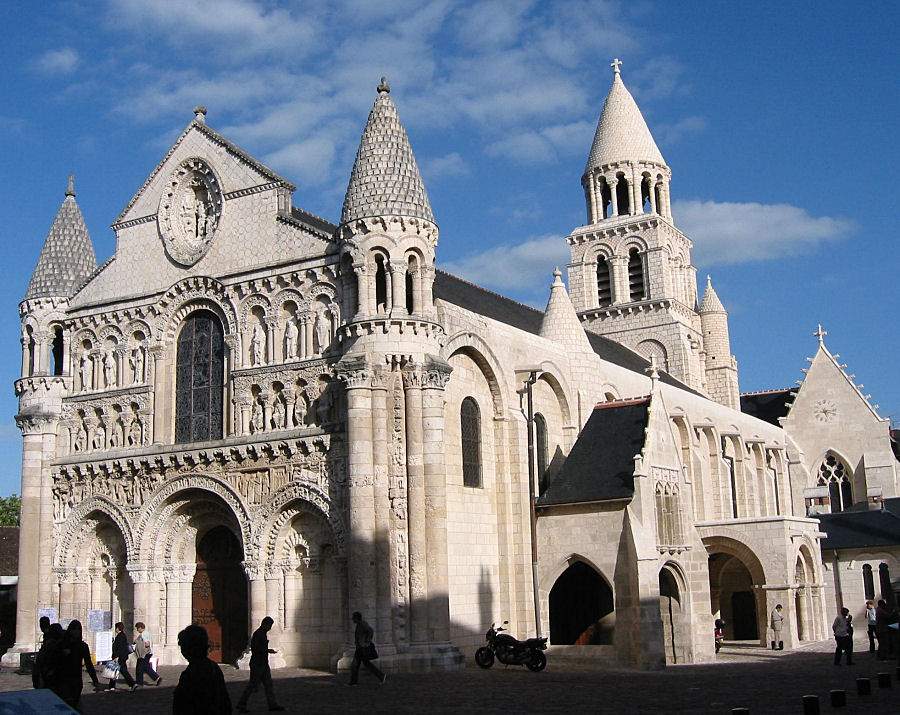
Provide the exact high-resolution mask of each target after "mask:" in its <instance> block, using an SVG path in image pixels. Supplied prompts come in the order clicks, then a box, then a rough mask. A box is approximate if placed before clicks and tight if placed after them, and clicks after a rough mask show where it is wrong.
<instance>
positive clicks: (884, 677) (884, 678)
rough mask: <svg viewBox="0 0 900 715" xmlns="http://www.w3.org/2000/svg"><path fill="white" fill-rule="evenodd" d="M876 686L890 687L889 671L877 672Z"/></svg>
mask: <svg viewBox="0 0 900 715" xmlns="http://www.w3.org/2000/svg"><path fill="white" fill-rule="evenodd" d="M878 687H879V688H890V687H891V674H890V673H879V674H878Z"/></svg>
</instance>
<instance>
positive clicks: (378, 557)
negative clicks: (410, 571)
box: [371, 368, 393, 653]
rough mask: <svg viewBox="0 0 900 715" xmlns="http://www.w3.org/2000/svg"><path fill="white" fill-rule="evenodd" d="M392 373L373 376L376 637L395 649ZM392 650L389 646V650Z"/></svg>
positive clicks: (381, 369) (377, 372) (377, 371)
mask: <svg viewBox="0 0 900 715" xmlns="http://www.w3.org/2000/svg"><path fill="white" fill-rule="evenodd" d="M390 377H391V374H390V373H389V372H387V371H386V370H384V369H383V368H380V369H377V370H375V371H374V374H373V380H372V464H373V467H374V478H375V484H374V496H375V561H376V563H377V564H379V565H381V568H378V569H377V579H378V581H377V584H376V593H375V601H376V610H375V618H374V621H371V623H372V624H373V626H374V628H375V637H376V639H378V643H379V645H382V646H383V647H384V648H389V649H390V650H393V647H392V646H393V642H392V639H389V638H388V634H390V633H391V632H392V628H391V571H392V569H391V568H390V567H389V566H388V565H389V564H390V561H391V549H390V541H391V533H390V506H389V505H390V501H389V496H388V487H389V484H388V459H389V456H390V452H389V449H388V445H389V444H390V435H389V434H388V381H389V379H390ZM387 652H388V651H387V650H386V651H385V653H387Z"/></svg>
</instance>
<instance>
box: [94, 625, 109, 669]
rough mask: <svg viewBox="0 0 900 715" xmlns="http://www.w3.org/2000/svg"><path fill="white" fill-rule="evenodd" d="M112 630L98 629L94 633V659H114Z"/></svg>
mask: <svg viewBox="0 0 900 715" xmlns="http://www.w3.org/2000/svg"><path fill="white" fill-rule="evenodd" d="M112 642H113V634H112V631H97V633H96V634H95V635H94V660H95V661H97V662H99V661H101V660H112Z"/></svg>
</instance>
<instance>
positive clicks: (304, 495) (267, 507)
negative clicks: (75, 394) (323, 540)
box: [258, 481, 345, 560]
mask: <svg viewBox="0 0 900 715" xmlns="http://www.w3.org/2000/svg"><path fill="white" fill-rule="evenodd" d="M297 501H299V502H303V503H305V505H307V506H308V507H309V508H310V509H314V510H316V511H318V512H319V513H320V514H321V515H322V516H324V517H325V518H326V519H327V520H328V522H329V523H330V524H331V530H332V532H333V534H334V541H335V548H336V550H337V551H338V553H339V554H343V553H344V541H345V529H344V523H343V519H342V518H341V515H340V513H339V511H338V510H337V509H334V508H332V503H331V500H330V499H329V498H328V496H327V494H326V493H325V492H324V491H323V490H322V489H321V488H320V487H319V486H318V485H315V484H311V483H308V482H302V481H300V482H291V483H290V484H287V485H286V486H284V487H283V488H282V489H280V490H279V491H277V492H276V493H275V494H274V495H273V496H272V498H271V499H270V500H269V501H268V503H266V504H264V505H263V507H262V508H261V509H260V511H259V514H258V516H259V521H260V523H261V530H260V533H261V534H263V535H264V541H263V544H262V547H263V548H262V549H261V550H260V551H259V557H260V558H261V559H264V560H271V559H275V558H276V557H277V554H276V553H275V545H276V541H277V539H278V534H279V533H280V531H281V529H282V527H284V525H285V524H286V523H287V522H288V521H289V520H290V519H292V518H293V517H294V516H296V515H297V513H299V512H298V511H296V510H291V509H287V507H288V506H289V505H290V504H291V503H292V502H297Z"/></svg>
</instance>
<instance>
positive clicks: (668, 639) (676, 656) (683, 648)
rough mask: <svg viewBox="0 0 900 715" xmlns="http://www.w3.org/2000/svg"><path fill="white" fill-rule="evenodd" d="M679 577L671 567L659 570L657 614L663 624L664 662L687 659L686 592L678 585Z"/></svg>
mask: <svg viewBox="0 0 900 715" xmlns="http://www.w3.org/2000/svg"><path fill="white" fill-rule="evenodd" d="M679 581H680V579H679V578H678V576H677V575H676V573H675V571H674V569H673V567H671V566H668V565H666V566H663V567H662V568H661V569H660V571H659V615H660V618H661V619H662V626H663V647H664V648H665V651H666V663H668V664H672V663H686V662H687V661H688V660H689V654H688V634H687V629H686V627H685V615H684V614H685V608H686V606H687V604H686V603H685V598H686V594H683V593H682V590H681V587H680V586H679Z"/></svg>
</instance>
